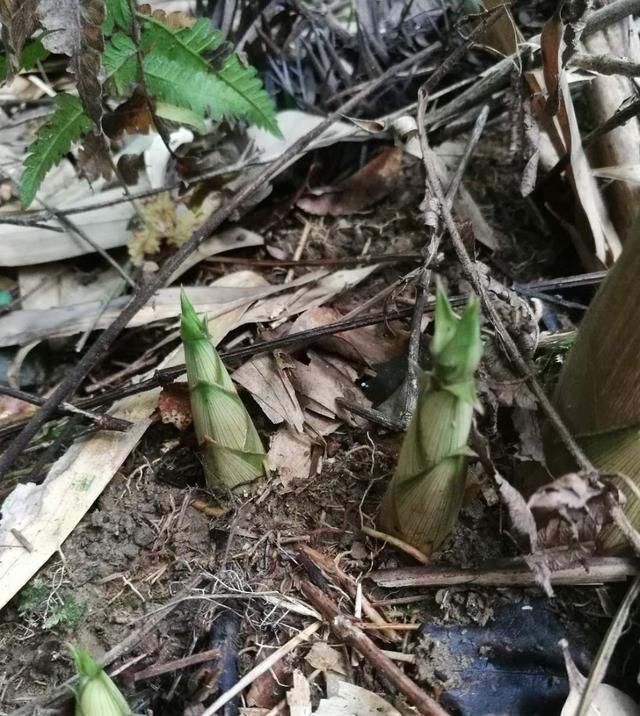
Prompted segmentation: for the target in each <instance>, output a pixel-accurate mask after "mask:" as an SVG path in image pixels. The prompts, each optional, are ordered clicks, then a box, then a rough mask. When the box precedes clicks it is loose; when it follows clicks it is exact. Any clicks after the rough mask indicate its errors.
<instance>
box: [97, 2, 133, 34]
mask: <svg viewBox="0 0 640 716" xmlns="http://www.w3.org/2000/svg"><path fill="white" fill-rule="evenodd" d="M105 8H106V11H107V13H106V17H105V19H104V22H103V23H102V31H103V32H104V34H105V35H111V34H112V33H113V31H114V29H115V28H120V29H122V30H125V31H127V32H128V31H129V30H131V8H130V7H129V0H107V2H106V5H105Z"/></svg>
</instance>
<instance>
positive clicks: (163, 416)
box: [158, 383, 193, 430]
mask: <svg viewBox="0 0 640 716" xmlns="http://www.w3.org/2000/svg"><path fill="white" fill-rule="evenodd" d="M158 414H159V415H160V420H162V422H163V423H165V424H168V425H174V426H175V427H176V428H178V430H186V429H187V428H188V427H189V426H190V425H191V423H192V422H193V416H192V414H191V400H190V398H189V386H188V385H187V384H186V383H171V384H170V385H165V386H164V387H163V388H162V392H161V393H160V395H159V397H158Z"/></svg>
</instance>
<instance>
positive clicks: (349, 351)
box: [290, 306, 408, 365]
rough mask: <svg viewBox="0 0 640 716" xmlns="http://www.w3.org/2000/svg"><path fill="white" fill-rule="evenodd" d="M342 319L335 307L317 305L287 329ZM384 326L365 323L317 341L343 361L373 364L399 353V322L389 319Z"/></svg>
mask: <svg viewBox="0 0 640 716" xmlns="http://www.w3.org/2000/svg"><path fill="white" fill-rule="evenodd" d="M342 318H343V316H342V314H340V313H338V311H336V309H335V308H332V307H330V306H317V307H315V308H312V309H311V310H309V311H305V312H304V313H303V314H301V315H300V316H298V318H296V320H295V321H294V322H293V324H292V325H291V329H290V332H291V333H296V332H297V331H307V330H309V329H310V328H317V327H318V326H326V325H328V324H330V323H335V322H336V321H340V320H341V319H342ZM387 325H388V328H389V329H391V331H395V332H394V333H392V332H391V331H390V330H388V329H387V326H386V325H382V324H381V325H379V326H368V327H366V328H356V329H355V330H352V331H345V332H343V333H335V334H334V335H332V336H327V337H326V338H322V339H320V340H319V341H318V342H317V344H318V345H319V346H321V347H322V348H324V349H325V350H327V351H331V352H333V353H337V354H338V355H340V356H343V357H344V358H346V359H347V360H352V361H354V362H357V363H364V364H365V365H377V364H378V363H384V362H385V361H387V360H389V359H390V358H395V357H397V356H399V355H402V352H403V351H404V349H405V347H406V344H407V339H408V333H407V332H406V331H405V330H404V328H403V327H402V325H401V323H400V322H399V321H392V322H390V323H389V324H387Z"/></svg>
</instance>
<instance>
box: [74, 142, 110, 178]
mask: <svg viewBox="0 0 640 716" xmlns="http://www.w3.org/2000/svg"><path fill="white" fill-rule="evenodd" d="M78 166H79V167H80V171H81V173H82V176H85V177H86V178H87V179H88V180H89V181H95V180H96V179H100V177H102V178H103V179H111V175H112V174H113V167H112V164H111V154H110V152H109V147H108V146H107V143H106V141H105V138H104V136H103V135H102V134H87V135H86V136H85V137H83V138H82V141H81V147H80V149H79V150H78Z"/></svg>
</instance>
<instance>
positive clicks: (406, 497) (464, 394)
mask: <svg viewBox="0 0 640 716" xmlns="http://www.w3.org/2000/svg"><path fill="white" fill-rule="evenodd" d="M431 355H432V358H433V370H432V371H431V372H430V373H424V374H423V380H422V388H421V392H420V397H419V399H418V406H417V408H416V412H415V414H414V416H413V419H412V420H411V423H410V425H409V428H408V430H407V434H406V435H405V438H404V441H403V443H402V447H401V449H400V455H399V456H398V464H397V467H396V470H395V473H394V475H393V478H392V479H391V482H390V483H389V486H388V487H387V492H386V494H385V496H384V499H383V501H382V506H381V509H380V515H379V518H378V523H379V526H380V528H381V529H382V530H384V531H385V532H387V533H388V534H393V535H396V536H397V537H400V538H401V539H402V540H403V541H405V542H408V543H409V544H412V545H414V546H415V547H417V548H418V549H420V550H422V551H423V552H425V553H426V554H430V553H431V552H432V551H433V550H435V549H437V548H438V547H439V545H440V544H441V543H442V541H443V540H444V539H445V537H446V536H447V535H448V534H449V532H451V530H452V529H453V526H454V525H455V522H456V520H457V518H458V513H459V511H460V506H461V504H462V498H463V495H464V488H465V482H466V470H467V465H466V462H467V456H468V455H469V448H468V446H467V443H468V440H469V432H470V430H471V424H472V420H473V411H474V408H475V407H476V405H477V397H476V389H475V380H474V373H475V370H476V368H477V367H478V363H479V362H480V357H481V355H482V342H481V340H480V313H479V307H478V302H477V300H476V299H471V300H470V301H469V303H468V304H467V307H466V309H465V311H464V314H463V315H462V317H458V316H457V315H456V314H455V313H454V312H453V310H452V309H451V306H450V305H449V302H448V300H447V297H446V296H445V294H444V292H443V291H442V290H441V289H438V295H437V300H436V317H435V332H434V336H433V340H432V342H431Z"/></svg>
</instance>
